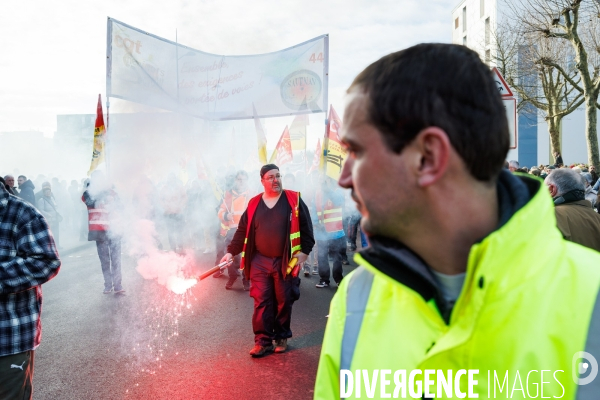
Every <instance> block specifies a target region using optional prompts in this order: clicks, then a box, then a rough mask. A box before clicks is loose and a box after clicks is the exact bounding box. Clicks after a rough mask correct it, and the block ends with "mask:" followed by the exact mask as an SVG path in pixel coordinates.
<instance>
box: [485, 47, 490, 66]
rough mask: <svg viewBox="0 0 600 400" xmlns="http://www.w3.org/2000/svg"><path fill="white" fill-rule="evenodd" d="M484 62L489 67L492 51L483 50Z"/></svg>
mask: <svg viewBox="0 0 600 400" xmlns="http://www.w3.org/2000/svg"><path fill="white" fill-rule="evenodd" d="M485 63H486V64H487V65H488V67H491V64H492V52H491V51H490V50H486V51H485Z"/></svg>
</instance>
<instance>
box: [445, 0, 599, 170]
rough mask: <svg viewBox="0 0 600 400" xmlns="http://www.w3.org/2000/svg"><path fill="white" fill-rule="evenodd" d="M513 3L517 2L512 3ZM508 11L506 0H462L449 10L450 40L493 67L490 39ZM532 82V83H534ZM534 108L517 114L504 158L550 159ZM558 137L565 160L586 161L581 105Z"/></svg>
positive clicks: (505, 20)
mask: <svg viewBox="0 0 600 400" xmlns="http://www.w3.org/2000/svg"><path fill="white" fill-rule="evenodd" d="M514 4H517V3H516V2H513V5H514ZM511 13H512V10H511V9H510V7H509V5H508V3H507V2H506V0H462V1H461V2H460V3H458V5H457V6H456V7H455V8H454V9H453V10H452V43H455V44H462V45H465V46H468V47H469V48H471V49H473V50H474V51H476V52H477V53H478V54H479V56H480V57H481V59H482V60H483V61H484V62H485V63H486V64H487V65H489V66H490V68H491V67H494V66H496V65H495V60H496V55H497V49H496V46H495V40H494V38H495V35H496V32H497V31H498V27H501V26H502V25H503V24H507V23H508V22H509V18H510V15H511ZM519 62H520V60H519ZM532 83H533V84H534V85H535V82H532ZM513 93H514V91H513ZM515 95H516V93H515ZM517 101H518V99H517ZM537 111H538V110H537V109H535V108H534V107H524V108H523V109H522V110H521V111H520V112H519V115H518V117H517V120H518V123H517V125H518V129H517V141H516V144H517V145H516V148H515V149H511V150H510V151H509V152H508V155H507V159H508V160H518V161H519V163H520V164H521V165H522V166H527V167H531V166H534V165H539V164H550V163H553V162H554V159H553V158H552V156H551V152H550V139H549V134H548V126H547V124H546V122H545V121H544V119H543V115H541V114H540V113H538V112H537ZM561 138H562V140H561V148H562V155H563V160H564V161H565V163H567V164H572V163H580V162H583V163H587V160H588V158H587V144H586V139H585V112H584V109H583V107H580V108H579V109H578V110H576V111H575V112H573V113H572V114H570V115H568V116H567V117H565V118H564V119H563V122H562V126H561Z"/></svg>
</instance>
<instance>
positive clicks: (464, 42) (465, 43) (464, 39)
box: [463, 35, 467, 46]
mask: <svg viewBox="0 0 600 400" xmlns="http://www.w3.org/2000/svg"><path fill="white" fill-rule="evenodd" d="M466 45H467V36H466V35H465V36H464V37H463V46H466Z"/></svg>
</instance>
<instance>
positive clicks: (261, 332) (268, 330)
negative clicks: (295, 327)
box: [250, 252, 294, 346]
mask: <svg viewBox="0 0 600 400" xmlns="http://www.w3.org/2000/svg"><path fill="white" fill-rule="evenodd" d="M250 282H251V283H252V286H251V287H250V297H252V298H253V299H254V313H253V314H252V329H253V330H254V342H255V343H256V344H259V345H261V346H269V345H271V344H272V342H273V340H277V339H287V338H290V337H292V330H291V329H290V321H291V319H292V305H293V304H294V297H293V287H292V286H293V284H292V282H293V281H292V278H291V276H287V277H286V278H284V277H283V273H282V271H281V257H276V258H270V257H266V256H263V255H262V254H260V253H258V252H256V254H255V255H254V257H253V258H252V265H251V267H250Z"/></svg>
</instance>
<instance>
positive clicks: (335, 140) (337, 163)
mask: <svg viewBox="0 0 600 400" xmlns="http://www.w3.org/2000/svg"><path fill="white" fill-rule="evenodd" d="M341 130H342V120H341V119H340V117H339V116H338V115H337V113H336V112H335V110H334V109H333V106H330V107H329V123H328V124H327V149H326V150H327V157H326V159H325V172H326V174H327V175H328V176H329V177H331V178H333V179H335V180H338V179H339V177H340V174H341V173H342V166H343V165H344V160H345V159H346V148H345V147H344V146H343V145H342V141H341V140H340V136H339V132H340V131H341Z"/></svg>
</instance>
